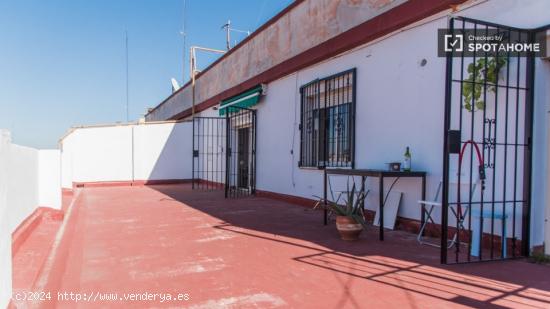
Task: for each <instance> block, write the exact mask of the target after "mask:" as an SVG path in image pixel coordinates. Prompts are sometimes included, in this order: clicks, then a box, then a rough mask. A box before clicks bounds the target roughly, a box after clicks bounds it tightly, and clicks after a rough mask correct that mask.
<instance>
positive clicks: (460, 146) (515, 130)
mask: <svg viewBox="0 0 550 309" xmlns="http://www.w3.org/2000/svg"><path fill="white" fill-rule="evenodd" d="M449 29H450V32H451V34H457V33H464V31H465V30H466V29H474V34H477V35H484V34H485V35H487V34H488V33H489V32H490V31H494V30H496V31H498V33H501V34H503V35H504V36H505V37H507V38H511V37H517V38H521V39H522V40H527V39H530V40H532V39H533V38H534V35H535V32H536V31H535V30H525V29H518V28H514V27H508V26H503V25H497V24H494V23H488V22H484V21H479V20H474V19H469V18H462V17H458V18H452V19H451V20H450V26H449ZM495 64H497V65H495ZM497 67H500V68H497ZM495 68H496V69H495ZM533 72H534V57H533V56H532V55H531V56H528V57H520V55H519V54H516V53H512V52H505V53H502V54H497V55H489V54H487V53H486V52H477V53H474V54H473V56H468V57H466V56H463V55H461V56H460V57H452V55H448V56H447V79H446V91H445V92H446V97H445V124H444V130H445V134H444V135H445V150H444V160H443V161H444V167H443V173H444V174H443V180H444V183H443V184H444V185H443V195H442V198H443V208H442V217H441V220H442V221H441V227H442V233H441V234H442V235H441V262H442V263H468V262H477V261H487V260H499V259H508V258H516V257H521V256H527V255H528V254H529V226H530V214H531V195H530V189H531V146H532V140H531V136H532V118H533V85H534V83H533V80H534V73H533ZM488 74H496V76H497V78H496V79H495V78H489V77H488ZM469 94H473V95H469ZM453 141H456V142H455V143H453ZM476 147H477V148H479V154H478V153H477V151H476ZM480 165H481V168H480V167H479V166H480ZM483 174H485V177H483ZM483 178H485V179H483ZM453 179H454V181H453ZM459 188H462V190H460V189H459ZM455 235H456V236H457V238H458V241H456V242H454V243H452V246H451V247H450V248H448V244H449V243H450V242H449V241H450V240H451V239H452V238H453V237H454V236H455Z"/></svg>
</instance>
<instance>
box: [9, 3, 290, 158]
mask: <svg viewBox="0 0 550 309" xmlns="http://www.w3.org/2000/svg"><path fill="white" fill-rule="evenodd" d="M186 1H187V10H186V14H185V16H186V17H187V22H186V25H187V34H188V35H187V46H188V47H189V46H190V45H201V46H208V47H213V48H219V49H223V48H224V47H225V33H224V31H222V30H220V27H221V26H222V25H223V24H224V23H225V22H226V21H227V19H231V22H232V25H233V26H234V27H235V28H239V29H244V30H251V31H253V30H255V29H257V28H258V27H259V26H260V25H261V24H263V23H264V22H266V21H267V20H268V19H269V18H271V17H272V16H274V15H275V14H277V13H278V12H279V11H280V10H282V9H283V8H284V7H286V6H287V5H289V4H290V3H291V2H292V0H226V1H222V0H186ZM183 2H184V0H160V1H154V0H93V1H91V0H57V1H43V0H32V1H31V0H0V128H5V129H9V130H10V131H12V139H13V141H14V142H15V143H18V144H22V145H27V146H32V147H37V148H55V147H57V141H58V139H59V138H60V137H61V136H62V135H63V134H64V132H66V131H67V129H68V128H69V127H70V126H73V125H86V124H98V123H112V122H117V121H125V120H126V109H125V102H126V86H125V85H126V73H125V72H126V65H125V47H124V46H125V44H124V32H125V30H127V31H128V37H129V44H128V45H129V84H130V87H129V89H130V91H129V92H130V96H129V97H130V120H136V119H138V118H139V117H140V116H141V115H143V114H144V112H145V110H146V109H147V107H154V106H156V105H157V104H158V103H159V102H161V101H162V100H163V99H164V98H165V97H167V96H168V95H169V94H170V92H171V88H170V87H171V86H170V78H171V77H175V78H177V80H178V81H179V82H180V83H181V80H182V74H183V73H182V70H183V69H182V62H183V59H182V48H183V40H182V36H181V35H180V31H181V30H182V25H183ZM233 35H234V37H235V38H238V39H242V38H243V37H244V36H243V35H239V34H237V33H234V34H233ZM186 54H188V52H186ZM201 56H202V55H201ZM213 59H214V58H213V57H212V56H202V57H201V58H200V59H199V66H200V67H201V68H204V67H205V66H206V65H208V62H209V61H212V60H213ZM186 68H187V70H188V66H186ZM186 73H187V72H186ZM187 76H188V74H186V77H187Z"/></svg>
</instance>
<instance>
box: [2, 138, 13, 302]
mask: <svg viewBox="0 0 550 309" xmlns="http://www.w3.org/2000/svg"><path fill="white" fill-rule="evenodd" d="M9 146H10V135H9V132H8V131H5V130H0V308H6V307H7V305H8V302H9V300H10V298H11V228H10V223H9V220H8V207H7V206H8V204H7V201H8V199H7V197H8V166H9V163H8V161H9Z"/></svg>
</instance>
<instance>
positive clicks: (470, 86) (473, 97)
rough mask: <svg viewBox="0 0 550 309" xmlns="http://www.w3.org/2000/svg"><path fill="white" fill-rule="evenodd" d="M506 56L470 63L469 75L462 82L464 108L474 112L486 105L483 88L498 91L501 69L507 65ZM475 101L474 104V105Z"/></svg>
mask: <svg viewBox="0 0 550 309" xmlns="http://www.w3.org/2000/svg"><path fill="white" fill-rule="evenodd" d="M506 62H507V60H506V58H502V57H501V58H495V57H491V58H480V59H478V60H477V61H476V62H472V63H470V64H469V65H468V74H469V75H468V77H467V78H466V79H465V80H464V82H463V83H462V96H463V97H464V108H465V109H466V110H467V111H469V112H472V111H473V110H474V109H476V110H481V109H483V108H484V107H485V101H483V99H482V98H481V95H482V93H483V88H484V87H485V86H487V90H488V91H491V92H493V93H494V92H496V83H497V81H498V76H499V73H500V70H501V69H502V67H503V66H505V65H506ZM472 103H473V106H472Z"/></svg>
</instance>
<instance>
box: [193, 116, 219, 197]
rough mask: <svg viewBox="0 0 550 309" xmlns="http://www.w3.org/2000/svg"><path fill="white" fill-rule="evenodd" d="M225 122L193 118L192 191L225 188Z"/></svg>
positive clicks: (214, 119)
mask: <svg viewBox="0 0 550 309" xmlns="http://www.w3.org/2000/svg"><path fill="white" fill-rule="evenodd" d="M226 122H227V120H226V119H225V117H194V118H193V170H192V172H193V179H192V187H193V189H202V190H223V189H224V188H225V177H226V176H225V158H226V156H227V151H226V149H227V147H226V145H225V142H226V130H227V126H226Z"/></svg>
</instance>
